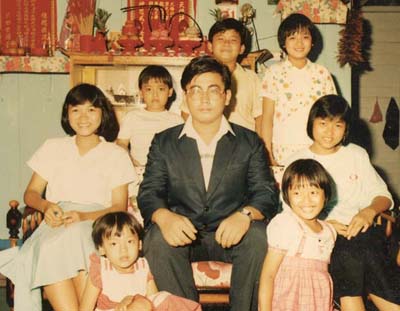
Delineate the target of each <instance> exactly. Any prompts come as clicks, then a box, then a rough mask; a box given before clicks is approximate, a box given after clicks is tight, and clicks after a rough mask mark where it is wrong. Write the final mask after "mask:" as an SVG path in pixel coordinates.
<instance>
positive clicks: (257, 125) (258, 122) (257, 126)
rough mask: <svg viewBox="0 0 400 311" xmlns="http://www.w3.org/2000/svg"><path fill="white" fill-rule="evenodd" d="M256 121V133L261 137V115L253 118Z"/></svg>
mask: <svg viewBox="0 0 400 311" xmlns="http://www.w3.org/2000/svg"><path fill="white" fill-rule="evenodd" d="M254 120H255V121H256V133H257V134H258V136H260V137H261V138H262V122H263V117H262V115H261V116H258V117H256V118H255V119H254Z"/></svg>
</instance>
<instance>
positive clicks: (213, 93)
mask: <svg viewBox="0 0 400 311" xmlns="http://www.w3.org/2000/svg"><path fill="white" fill-rule="evenodd" d="M224 93H225V90H221V88H220V87H219V86H217V85H213V86H210V87H209V88H208V89H207V91H204V90H203V89H202V88H201V87H199V86H193V87H191V88H190V89H189V90H187V91H186V94H187V95H188V96H189V97H190V98H191V99H192V100H193V101H201V99H202V98H203V96H204V94H207V97H208V99H209V100H211V101H215V100H219V99H220V98H221V95H222V94H224Z"/></svg>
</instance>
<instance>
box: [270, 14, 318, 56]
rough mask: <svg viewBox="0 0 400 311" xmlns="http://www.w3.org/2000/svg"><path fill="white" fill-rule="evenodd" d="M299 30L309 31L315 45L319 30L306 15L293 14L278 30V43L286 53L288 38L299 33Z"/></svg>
mask: <svg viewBox="0 0 400 311" xmlns="http://www.w3.org/2000/svg"><path fill="white" fill-rule="evenodd" d="M299 29H307V30H308V31H310V34H311V43H314V41H315V39H316V38H317V28H316V27H315V25H314V24H313V22H312V21H311V20H310V19H309V18H308V17H307V16H305V15H303V14H300V13H293V14H290V15H289V16H288V17H286V18H285V19H284V20H283V21H282V22H281V24H280V25H279V28H278V43H279V47H280V48H281V49H282V50H283V51H284V52H285V53H287V51H286V47H285V41H286V38H287V37H289V36H291V35H293V34H294V33H296V32H298V31H299Z"/></svg>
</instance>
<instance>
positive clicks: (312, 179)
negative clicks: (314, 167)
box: [289, 172, 322, 189]
mask: <svg viewBox="0 0 400 311" xmlns="http://www.w3.org/2000/svg"><path fill="white" fill-rule="evenodd" d="M306 186H312V187H316V188H320V189H322V187H321V180H320V179H319V178H318V176H317V175H316V174H307V172H303V173H301V174H297V175H294V176H293V177H292V178H291V179H290V181H289V188H290V189H293V188H304V187H306Z"/></svg>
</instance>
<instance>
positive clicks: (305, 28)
mask: <svg viewBox="0 0 400 311" xmlns="http://www.w3.org/2000/svg"><path fill="white" fill-rule="evenodd" d="M305 32H308V33H310V35H311V28H310V25H301V24H297V25H293V27H291V28H289V29H287V30H286V33H285V38H287V37H290V36H292V35H295V34H296V33H305Z"/></svg>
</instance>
